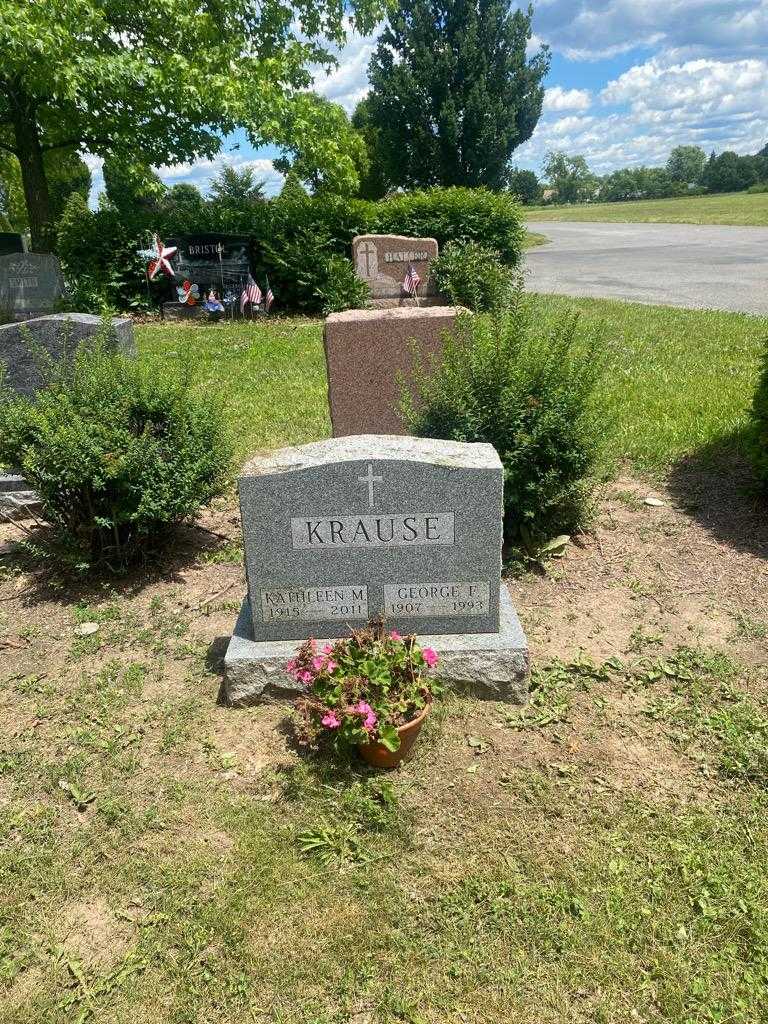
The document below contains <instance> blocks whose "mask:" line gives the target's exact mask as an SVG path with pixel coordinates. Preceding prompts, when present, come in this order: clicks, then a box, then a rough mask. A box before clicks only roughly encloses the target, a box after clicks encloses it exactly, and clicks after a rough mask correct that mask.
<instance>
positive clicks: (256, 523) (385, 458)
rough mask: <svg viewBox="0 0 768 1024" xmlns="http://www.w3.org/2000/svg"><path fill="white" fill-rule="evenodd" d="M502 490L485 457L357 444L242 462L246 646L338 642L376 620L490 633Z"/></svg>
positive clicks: (358, 440)
mask: <svg viewBox="0 0 768 1024" xmlns="http://www.w3.org/2000/svg"><path fill="white" fill-rule="evenodd" d="M502 490H503V470H502V466H501V462H500V461H499V457H498V455H497V454H496V452H495V450H494V449H493V448H492V447H491V445H487V444H459V443H456V442H452V441H434V440H428V439H423V438H412V437H395V436H376V437H372V436H365V435H363V436H357V437H347V438H344V439H334V440H330V441H319V442H316V443H315V444H309V445H304V446H303V447H302V448H284V449H281V450H279V451H276V452H273V453H272V454H270V455H268V456H265V457H260V458H256V459H254V460H253V461H251V462H249V463H248V464H247V465H246V466H245V468H244V470H243V473H242V476H241V477H240V481H239V491H240V504H241V510H242V521H243V536H244V540H245V563H246V574H247V578H248V592H249V596H250V601H251V608H252V610H253V626H254V637H255V639H257V640H272V639H286V640H288V639H300V638H302V637H307V636H312V635H317V634H318V631H323V632H324V634H325V635H331V636H342V635H345V634H346V633H347V632H348V627H349V626H362V625H364V624H365V623H366V622H367V621H368V619H369V618H370V617H371V616H372V615H381V614H383V615H385V616H386V617H387V621H388V622H390V623H391V624H392V627H393V628H395V629H400V630H405V631H413V629H414V628H418V629H419V630H423V631H425V632H429V633H479V632H487V633H492V632H496V631H497V630H498V628H499V586H500V582H501V519H502Z"/></svg>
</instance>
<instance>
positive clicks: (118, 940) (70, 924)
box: [57, 899, 131, 967]
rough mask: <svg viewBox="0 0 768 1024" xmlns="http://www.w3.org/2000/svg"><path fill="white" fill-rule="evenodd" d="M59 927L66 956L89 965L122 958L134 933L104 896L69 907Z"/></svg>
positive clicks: (60, 938)
mask: <svg viewBox="0 0 768 1024" xmlns="http://www.w3.org/2000/svg"><path fill="white" fill-rule="evenodd" d="M57 930H58V933H59V941H60V942H61V944H62V945H63V946H64V949H65V951H66V953H67V955H68V956H69V957H71V958H73V959H76V960H79V961H81V962H82V963H84V964H85V965H86V966H88V967H91V966H102V965H104V964H108V963H113V962H115V961H117V960H119V959H120V957H121V956H122V954H123V953H124V952H125V950H126V948H127V946H128V943H129V941H130V936H131V932H130V929H129V928H128V927H126V925H125V924H123V923H121V922H120V921H118V920H117V918H116V917H115V915H114V914H113V913H112V911H111V910H110V908H109V907H108V906H107V904H106V903H105V902H104V900H101V899H96V900H93V901H92V902H90V903H85V902H83V903H75V904H74V905H73V906H71V907H69V909H68V910H67V911H66V912H65V913H64V915H63V916H62V918H61V920H60V922H59V924H58V929H57Z"/></svg>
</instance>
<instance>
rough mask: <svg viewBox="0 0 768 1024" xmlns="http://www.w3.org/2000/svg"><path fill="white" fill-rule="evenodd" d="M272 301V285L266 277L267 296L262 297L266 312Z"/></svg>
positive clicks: (273, 294)
mask: <svg viewBox="0 0 768 1024" xmlns="http://www.w3.org/2000/svg"><path fill="white" fill-rule="evenodd" d="M274 301H275V293H274V292H273V291H272V285H271V284H270V283H269V278H267V296H266V298H265V299H264V308H265V309H266V311H267V312H269V310H270V308H271V306H272V303H273V302H274Z"/></svg>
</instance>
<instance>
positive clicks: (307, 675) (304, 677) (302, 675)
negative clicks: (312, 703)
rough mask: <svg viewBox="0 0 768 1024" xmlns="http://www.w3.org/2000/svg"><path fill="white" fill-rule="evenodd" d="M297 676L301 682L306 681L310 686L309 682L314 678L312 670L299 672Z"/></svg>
mask: <svg viewBox="0 0 768 1024" xmlns="http://www.w3.org/2000/svg"><path fill="white" fill-rule="evenodd" d="M296 678H297V679H298V681H299V682H300V683H305V684H306V685H307V686H309V684H310V683H311V682H312V680H313V679H314V676H313V675H312V673H311V672H299V674H298V675H297V676H296Z"/></svg>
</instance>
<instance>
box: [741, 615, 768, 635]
mask: <svg viewBox="0 0 768 1024" xmlns="http://www.w3.org/2000/svg"><path fill="white" fill-rule="evenodd" d="M734 619H735V620H736V633H735V638H736V639H738V640H766V639H768V623H766V622H762V621H761V620H759V619H753V618H751V617H750V616H749V615H744V614H743V613H742V612H738V613H737V614H736V615H734Z"/></svg>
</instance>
